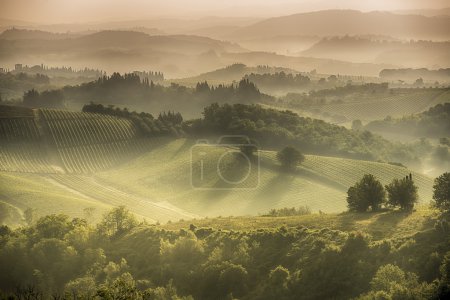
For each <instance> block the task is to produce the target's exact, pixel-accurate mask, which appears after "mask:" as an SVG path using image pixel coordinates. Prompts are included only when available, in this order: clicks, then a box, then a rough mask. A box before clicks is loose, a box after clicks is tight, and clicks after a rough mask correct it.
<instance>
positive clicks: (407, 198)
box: [385, 174, 418, 210]
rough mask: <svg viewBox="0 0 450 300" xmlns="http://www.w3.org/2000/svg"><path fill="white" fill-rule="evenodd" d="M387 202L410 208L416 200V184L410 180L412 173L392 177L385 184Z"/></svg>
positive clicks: (395, 205)
mask: <svg viewBox="0 0 450 300" xmlns="http://www.w3.org/2000/svg"><path fill="white" fill-rule="evenodd" d="M385 188H386V191H387V193H388V201H387V202H388V204H389V205H390V206H392V207H397V206H399V207H400V208H401V209H403V210H412V209H413V208H414V204H415V203H416V202H417V201H418V195H417V186H416V185H415V184H414V181H413V180H412V175H411V174H410V175H409V176H406V177H405V178H402V179H394V180H392V182H391V183H390V184H388V185H386V187H385Z"/></svg>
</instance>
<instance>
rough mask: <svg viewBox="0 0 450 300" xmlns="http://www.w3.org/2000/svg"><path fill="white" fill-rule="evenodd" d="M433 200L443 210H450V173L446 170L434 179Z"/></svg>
mask: <svg viewBox="0 0 450 300" xmlns="http://www.w3.org/2000/svg"><path fill="white" fill-rule="evenodd" d="M433 200H434V204H435V206H436V207H437V208H439V209H440V210H442V211H449V210H450V173H449V172H446V173H444V174H442V175H441V176H439V177H437V178H436V179H435V180H434V186H433Z"/></svg>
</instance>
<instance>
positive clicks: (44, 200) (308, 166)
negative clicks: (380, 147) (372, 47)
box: [0, 110, 433, 222]
mask: <svg viewBox="0 0 450 300" xmlns="http://www.w3.org/2000/svg"><path fill="white" fill-rule="evenodd" d="M2 122H3V123H1V124H0V125H2V129H3V131H2V132H1V134H2V135H3V136H4V137H5V138H6V140H7V141H8V143H5V145H2V146H1V147H0V152H1V154H2V155H1V156H0V168H1V170H3V171H8V172H1V173H0V179H1V182H0V183H1V190H0V201H3V202H5V203H8V204H10V205H12V206H14V207H16V208H17V209H18V210H19V211H23V210H25V209H27V208H34V209H36V213H37V215H43V214H48V213H67V214H69V215H70V216H73V217H80V216H83V209H84V208H87V207H94V208H96V214H95V218H96V219H98V218H99V216H100V215H101V214H102V213H103V212H105V211H106V210H108V209H110V208H112V207H114V206H118V205H125V206H127V207H128V208H129V209H130V210H131V211H132V212H134V213H135V214H136V215H137V216H138V217H139V218H146V219H147V220H148V221H149V222H156V221H160V222H166V221H168V220H172V221H173V220H180V219H191V218H196V217H200V216H210V217H214V216H220V215H222V216H230V215H258V214H262V213H266V212H267V211H269V210H270V209H273V208H284V207H298V206H305V205H307V206H308V207H309V208H310V209H311V210H312V211H313V212H318V211H322V212H326V213H336V212H342V211H345V210H346V191H347V189H348V188H349V187H350V186H351V185H353V184H354V183H355V182H356V181H357V180H359V179H360V178H361V177H362V176H363V175H364V174H368V173H371V174H374V175H375V176H376V177H378V178H379V179H380V180H381V182H382V183H383V184H387V183H389V182H390V181H391V180H392V179H394V178H401V177H404V176H406V175H408V174H409V173H410V171H409V170H408V169H406V168H403V167H399V166H394V165H390V164H385V163H377V162H368V161H356V160H351V159H342V158H333V157H322V156H314V155H307V156H306V160H305V162H304V163H303V164H302V165H301V167H299V168H298V170H297V171H296V172H294V173H285V172H282V171H280V169H279V167H278V163H277V161H276V158H275V152H273V151H260V158H261V159H260V161H259V162H258V161H257V160H253V161H252V162H251V170H252V172H250V175H249V177H248V180H245V181H243V182H242V183H241V184H240V185H238V186H235V185H233V184H229V183H228V184H227V183H225V182H224V181H222V180H220V177H218V173H217V164H218V162H219V161H220V159H221V157H222V156H223V155H224V154H225V153H226V152H227V151H230V150H233V149H232V148H230V147H223V146H221V147H219V146H213V147H209V148H208V150H207V152H205V153H206V156H205V157H204V158H200V156H196V155H197V154H199V153H198V150H191V149H192V147H193V146H194V145H195V144H196V141H195V140H193V139H186V138H181V139H173V138H169V137H166V138H141V137H139V136H138V134H137V132H136V129H135V128H134V127H133V126H132V124H131V123H130V122H129V121H128V120H123V119H119V118H113V117H105V116H99V115H95V114H82V113H74V112H64V111H52V110H43V111H42V113H39V114H35V118H34V119H33V118H31V117H26V118H22V119H17V120H15V119H13V118H12V119H10V120H5V119H2ZM5 122H6V123H5ZM116 131H117V132H118V133H117V135H116V134H115V133H114V132H116ZM45 139H47V141H46V140H45ZM49 139H50V140H51V141H53V144H52V142H51V141H50V142H49V141H48V140H49ZM45 144H47V148H43V147H44V146H42V147H34V146H36V145H45ZM33 145H34V146H33ZM52 145H53V146H52ZM52 147H53V148H52ZM50 148H52V149H53V150H51V149H50ZM36 149H37V150H39V149H40V150H39V151H41V150H42V152H45V153H41V152H39V151H36ZM49 149H50V150H49ZM195 149H198V148H195ZM52 151H53V152H52ZM192 151H194V152H192ZM195 151H197V152H195ZM51 153H53V156H52V155H50V154H51ZM191 153H194V156H193V157H194V158H195V166H197V165H198V164H199V163H200V162H201V161H203V163H204V167H205V169H204V170H205V172H203V175H204V181H203V182H206V183H207V187H210V188H212V189H209V190H204V189H202V190H199V189H195V188H193V186H192V181H191V179H192V178H200V175H201V173H200V168H196V167H194V168H193V169H191ZM224 157H226V160H228V161H227V163H226V164H225V165H222V167H224V168H222V167H221V168H220V170H221V171H223V174H225V176H228V177H227V178H228V179H230V178H240V177H241V176H242V174H243V173H245V171H247V168H246V166H247V161H246V160H245V159H244V160H243V159H242V157H241V158H239V156H238V155H236V154H235V156H224ZM58 162H59V163H60V165H58ZM58 166H59V168H58ZM62 166H63V168H61V167H62ZM99 170H103V171H99ZM256 170H258V172H256ZM26 172H31V173H26ZM191 172H192V173H191ZM412 173H413V178H414V180H415V182H416V184H417V185H418V187H419V195H420V200H421V202H422V203H427V202H428V201H429V200H430V199H431V192H432V184H433V183H432V179H431V178H428V177H426V176H424V175H421V174H418V173H415V172H412ZM191 175H192V176H191ZM194 183H196V181H194ZM235 187H239V189H236V188H235ZM224 188H228V189H224ZM230 188H231V189H230Z"/></svg>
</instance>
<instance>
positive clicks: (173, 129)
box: [82, 102, 184, 137]
mask: <svg viewBox="0 0 450 300" xmlns="http://www.w3.org/2000/svg"><path fill="white" fill-rule="evenodd" d="M82 111H83V112H89V113H97V114H104V115H110V116H116V117H122V118H127V119H130V120H131V121H133V122H134V124H135V125H136V126H137V127H138V128H139V130H140V131H141V133H142V134H143V135H144V136H146V137H152V136H166V135H171V136H183V135H184V132H183V129H182V123H183V117H182V116H181V114H180V113H179V112H173V111H168V112H162V113H160V114H159V115H158V118H156V119H155V118H154V117H153V115H152V114H150V113H145V112H140V113H137V112H135V111H132V112H130V111H129V110H128V108H126V107H124V108H122V109H121V108H120V107H114V105H108V106H104V105H102V104H95V103H92V102H91V103H90V104H86V105H84V106H83V108H82Z"/></svg>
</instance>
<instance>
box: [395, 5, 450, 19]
mask: <svg viewBox="0 0 450 300" xmlns="http://www.w3.org/2000/svg"><path fill="white" fill-rule="evenodd" d="M393 13H396V14H404V15H422V16H427V17H434V16H450V7H446V8H438V9H409V10H396V11H393Z"/></svg>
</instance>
